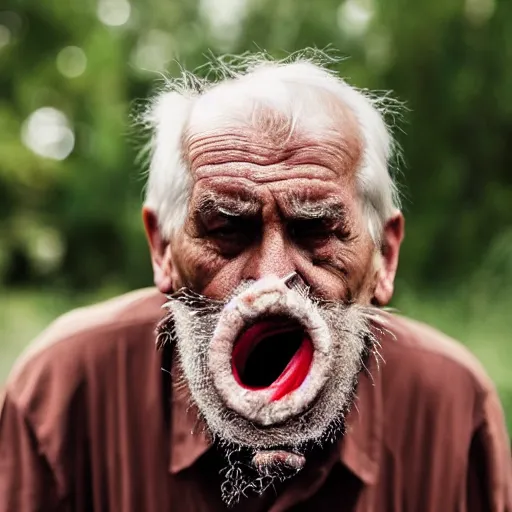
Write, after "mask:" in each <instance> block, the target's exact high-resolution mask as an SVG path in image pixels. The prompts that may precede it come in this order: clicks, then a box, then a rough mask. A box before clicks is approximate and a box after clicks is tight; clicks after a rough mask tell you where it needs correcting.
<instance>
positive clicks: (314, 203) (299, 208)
mask: <svg viewBox="0 0 512 512" xmlns="http://www.w3.org/2000/svg"><path fill="white" fill-rule="evenodd" d="M286 213H287V214H288V216H293V217H295V218H298V219H320V218H328V219H333V220H342V219H344V218H345V217H346V207H345V206H344V205H343V203H341V202H340V200H339V199H338V198H335V197H330V198H325V199H311V198H307V197H305V198H301V197H300V196H298V195H296V194H293V195H291V196H290V197H288V198H287V200H286Z"/></svg>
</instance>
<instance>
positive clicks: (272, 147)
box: [183, 82, 364, 179]
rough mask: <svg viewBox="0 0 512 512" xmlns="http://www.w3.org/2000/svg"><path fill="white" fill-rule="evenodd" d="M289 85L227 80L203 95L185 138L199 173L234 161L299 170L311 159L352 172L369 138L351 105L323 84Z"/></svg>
mask: <svg viewBox="0 0 512 512" xmlns="http://www.w3.org/2000/svg"><path fill="white" fill-rule="evenodd" d="M269 88H271V90H269ZM284 89H285V88H284V87H283V85H282V84H281V83H279V82H276V83H275V84H272V83H270V84H269V83H266V84H265V90H263V91H262V90H260V89H256V90H253V89H252V88H249V86H245V85H244V84H243V83H242V84H239V83H237V84H236V85H232V84H229V83H228V84H221V85H219V86H217V87H216V88H214V89H212V90H211V91H209V92H207V93H206V94H204V95H203V96H201V97H200V98H198V100H197V101H196V102H195V104H194V107H193V109H192V111H191V112H190V116H189V121H188V123H187V127H186V130H185V136H184V140H183V142H184V153H185V155H186V158H187V160H188V163H189V169H190V171H191V172H192V173H193V175H194V178H196V179H197V178H200V177H201V176H200V174H201V171H204V168H205V167H206V166H211V165H213V166H218V165H223V164H229V163H232V162H242V163H252V164H254V165H258V166H261V167H265V166H269V167H272V166H280V167H279V170H283V169H287V170H291V171H293V170H294V168H295V169H296V170H297V171H300V172H303V171H304V167H305V166H307V165H308V164H309V165H310V168H312V167H314V166H316V167H323V168H325V169H327V170H328V171H330V172H333V173H335V174H336V175H338V176H342V175H353V174H354V173H355V171H356V170H357V168H358V164H359V162H360V160H361V156H362V153H363V146H364V144H363V136H362V130H361V127H360V125H359V122H358V119H357V118H356V115H355V114H354V112H353V111H352V109H351V108H350V107H349V106H348V105H347V104H346V103H345V102H344V101H343V100H342V99H341V98H340V97H338V96H336V95H335V94H333V93H332V92H331V91H327V90H322V89H321V88H318V87H311V86H304V85H294V86H293V87H287V88H286V90H284ZM280 164H281V165H280ZM272 170H273V169H270V171H272ZM198 173H199V176H198V175H197V174H198ZM306 174H307V173H306Z"/></svg>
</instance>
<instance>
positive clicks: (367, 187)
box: [142, 50, 399, 243]
mask: <svg viewBox="0 0 512 512" xmlns="http://www.w3.org/2000/svg"><path fill="white" fill-rule="evenodd" d="M311 54H312V56H311ZM319 57H321V58H319ZM326 58H327V60H330V61H332V59H330V58H328V57H327V56H326V54H325V53H323V52H319V51H312V50H308V51H306V52H301V53H300V54H295V55H293V56H291V57H289V58H288V59H285V60H283V61H274V60H272V59H271V58H270V57H269V56H268V55H266V54H263V55H261V54H245V55H243V56H240V57H224V58H216V59H214V61H213V62H212V63H211V66H212V67H211V72H210V73H209V75H210V76H211V75H212V74H214V75H215V77H214V78H210V79H209V78H206V79H200V78H198V77H197V76H195V75H193V74H191V73H188V72H185V71H183V72H182V76H181V77H180V78H178V79H174V80H168V81H167V83H166V87H165V89H164V91H162V92H160V93H159V94H158V95H157V96H156V97H155V98H154V100H153V101H152V102H151V105H150V107H149V108H148V109H147V111H146V112H145V113H144V115H143V118H142V121H143V124H144V126H145V127H146V128H147V129H149V130H150V132H151V140H150V144H149V147H148V149H149V157H150V160H149V179H148V183H147V188H146V199H145V204H146V205H147V206H148V207H150V208H152V209H154V210H155V212H156V215H157V218H158V222H159V226H160V230H161V232H162V235H163V236H164V237H166V238H168V239H169V238H171V237H172V235H173V233H175V232H176V231H177V230H179V229H180V228H181V227H182V226H183V224H184V222H185V220H186V217H187V213H188V203H189V198H190V193H191V188H192V178H191V175H190V170H189V169H188V164H187V155H186V154H185V153H186V148H185V146H186V144H185V139H186V138H187V137H189V136H191V135H197V134H200V133H204V132H211V131H214V130H219V129H222V128H235V129H237V128H240V127H242V126H245V125H247V123H251V122H253V121H254V117H253V116H254V114H255V112H256V111H257V110H258V109H261V108H263V109H265V110H268V111H271V112H274V113H275V114H277V115H278V117H279V120H281V121H282V120H283V119H284V120H285V122H286V124H287V126H288V128H287V130H288V135H289V136H291V132H293V131H296V130H299V129H300V130H302V131H304V132H305V133H313V134H314V135H316V136H318V135H321V130H324V131H329V132H330V133H332V131H333V128H334V123H335V122H336V119H333V117H334V114H333V105H332V98H334V100H335V101H336V102H339V104H338V107H341V108H342V107H348V108H349V109H350V110H351V111H352V113H353V115H354V116H355V119H356V121H357V123H358V125H359V128H360V133H361V136H362V144H363V145H362V149H363V153H362V158H361V160H360V163H359V166H360V167H359V169H358V170H357V180H358V181H357V183H358V191H359V194H360V197H361V199H362V208H363V212H364V215H365V216H366V218H367V222H368V228H369V231H370V234H371V236H372V238H373V240H374V241H375V243H378V242H379V240H380V237H381V233H382V228H383V225H384V223H385V222H386V220H388V219H389V218H390V217H391V216H392V215H393V214H394V213H396V211H397V210H398V209H399V197H398V192H397V188H396V186H395V184H394V182H393V179H392V177H391V175H390V172H389V168H390V162H391V160H392V158H393V156H394V153H395V149H396V145H395V143H394V141H393V138H392V135H391V133H390V129H389V128H388V126H387V125H386V122H385V120H384V115H385V113H386V112H389V111H391V113H392V114H396V113H397V112H396V109H395V111H393V106H396V105H397V103H396V102H395V103H393V102H391V103H389V102H388V101H387V100H388V98H387V96H383V97H378V96H376V95H373V94H369V93H368V92H366V91H362V90H358V89H356V88H354V87H352V86H351V85H349V84H347V83H346V82H345V81H344V80H342V79H340V78H339V77H337V76H336V75H335V74H334V73H333V72H331V71H330V70H328V69H327V68H326V62H325V60H326ZM207 75H208V74H207ZM326 94H327V96H328V99H329V101H326ZM389 106H391V107H392V108H391V109H390V108H389ZM281 124H282V123H281ZM275 125H276V129H277V123H276V124H275ZM272 126H274V125H272ZM338 136H339V127H338ZM283 142H285V140H283Z"/></svg>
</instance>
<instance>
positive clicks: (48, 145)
mask: <svg viewBox="0 0 512 512" xmlns="http://www.w3.org/2000/svg"><path fill="white" fill-rule="evenodd" d="M21 138H22V140H23V143H24V144H25V146H27V147H28V148H29V149H31V150H32V151H33V152H34V153H35V154H36V155H39V156H43V157H45V158H52V159H53V160H64V159H65V158H67V157H68V156H69V155H70V153H71V151H73V147H74V145H75V135H74V133H73V131H72V129H71V127H70V125H69V121H68V119H67V117H66V116H65V115H64V113H63V112H61V111H60V110H57V109H55V108H53V107H43V108H40V109H38V110H36V111H35V112H33V113H32V114H30V116H29V117H28V119H27V120H26V121H25V122H24V123H23V126H22V129H21Z"/></svg>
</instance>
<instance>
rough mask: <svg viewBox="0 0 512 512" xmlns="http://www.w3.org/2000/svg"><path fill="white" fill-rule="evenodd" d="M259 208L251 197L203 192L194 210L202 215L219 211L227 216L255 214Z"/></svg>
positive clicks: (257, 203) (258, 204)
mask: <svg viewBox="0 0 512 512" xmlns="http://www.w3.org/2000/svg"><path fill="white" fill-rule="evenodd" d="M260 209H261V205H260V203H259V202H258V201H257V200H255V199H253V198H251V199H247V198H241V197H232V196H226V195H223V194H215V193H214V192H210V193H208V194H205V195H204V196H203V197H201V199H200V200H199V202H198V205H197V208H196V210H197V211H198V212H199V213H200V214H203V215H213V214H216V213H220V214H222V215H226V216H227V217H249V216H254V215H256V214H257V213H258V212H259V211H260Z"/></svg>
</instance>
